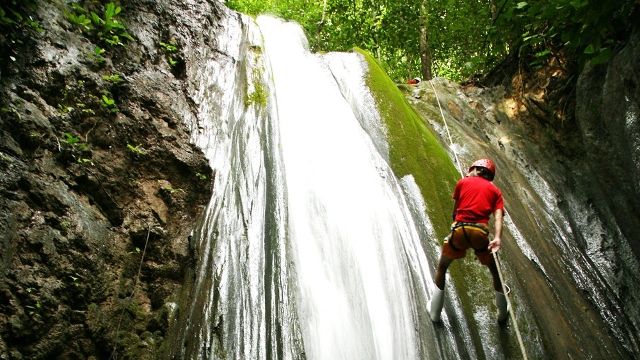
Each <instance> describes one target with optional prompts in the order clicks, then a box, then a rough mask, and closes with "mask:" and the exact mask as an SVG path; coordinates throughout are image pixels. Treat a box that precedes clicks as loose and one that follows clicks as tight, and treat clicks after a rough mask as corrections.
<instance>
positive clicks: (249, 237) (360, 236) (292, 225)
mask: <svg viewBox="0 0 640 360" xmlns="http://www.w3.org/2000/svg"><path fill="white" fill-rule="evenodd" d="M224 11H226V12H227V13H226V14H225V16H223V17H222V20H221V24H220V25H219V26H218V27H216V28H214V29H211V32H210V34H208V37H210V38H211V39H212V40H211V42H212V44H214V45H215V46H203V47H202V48H200V49H198V53H197V58H198V59H202V60H201V61H202V62H198V66H197V67H193V68H192V69H191V73H190V74H189V78H190V79H192V83H193V84H195V85H194V87H193V88H192V89H191V93H190V97H191V98H192V99H193V101H194V105H195V106H196V107H197V109H198V110H197V116H196V117H190V116H188V115H187V116H185V123H186V124H187V125H188V126H189V127H190V130H191V133H192V134H193V137H192V142H193V143H194V144H196V145H197V146H198V147H199V148H201V149H202V150H203V151H204V152H205V154H206V156H207V158H208V159H209V161H210V165H211V167H212V168H213V169H214V173H215V179H214V188H213V196H212V199H211V202H210V204H209V206H208V207H207V209H206V210H205V212H204V214H203V216H202V217H201V219H200V220H199V223H198V224H197V226H196V228H195V229H194V232H193V236H192V239H191V242H190V246H191V251H193V254H192V255H193V258H195V259H197V263H196V264H194V266H193V269H192V271H193V272H192V273H191V274H189V275H190V276H189V279H188V281H187V283H186V284H185V287H184V289H185V290H184V293H183V297H182V298H181V301H179V302H177V303H175V304H170V306H169V308H170V309H169V319H170V325H171V328H172V329H174V331H175V332H176V334H175V335H173V336H170V337H169V341H168V342H169V343H170V345H168V347H169V349H170V350H169V351H168V358H172V359H173V358H180V359H287V360H288V359H321V360H322V359H331V360H333V359H358V360H359V359H476V358H477V359H482V358H490V359H509V358H516V357H519V356H521V348H519V346H518V342H517V339H516V334H515V331H514V326H513V325H514V324H513V323H512V321H511V320H509V321H508V322H507V324H506V325H503V326H499V325H498V324H497V322H496V319H495V305H494V304H493V290H492V289H491V284H490V277H489V274H488V271H487V270H486V268H485V267H483V266H481V265H479V264H478V263H477V262H475V261H473V260H464V261H456V262H455V263H454V265H453V266H452V267H451V270H450V272H449V275H448V280H447V288H446V293H447V297H446V300H445V310H444V311H443V313H442V322H441V323H439V324H432V323H431V321H430V319H429V317H428V314H427V309H426V305H425V303H426V301H427V300H428V299H429V297H430V294H431V291H430V290H429V289H430V287H432V286H433V284H432V280H431V279H432V278H433V274H432V273H431V271H433V270H434V269H435V264H436V261H437V259H438V256H439V254H440V246H441V239H442V236H443V235H442V234H441V233H442V232H443V231H442V227H443V222H444V221H443V219H448V215H447V216H443V217H442V218H440V220H438V221H437V222H436V220H432V219H430V218H429V216H431V215H429V216H426V214H433V213H435V211H434V209H435V208H437V211H440V212H443V211H442V210H441V209H443V208H445V207H446V208H447V211H448V209H449V208H448V207H449V206H450V205H449V203H446V200H450V199H449V196H450V195H449V193H446V192H448V191H449V190H447V189H445V187H447V186H448V182H451V185H453V184H454V182H453V181H454V179H453V178H452V179H451V181H450V180H449V179H448V178H447V177H446V176H444V175H443V176H441V177H440V178H439V179H438V181H439V182H438V184H439V185H438V184H431V183H428V181H425V179H434V178H429V177H422V178H421V179H419V177H420V175H421V174H420V173H418V172H417V171H416V169H412V170H413V171H414V173H413V175H406V176H403V177H402V178H398V177H397V176H396V174H395V173H394V171H392V169H391V167H390V163H391V160H390V159H391V157H392V156H391V153H392V151H393V146H392V145H391V144H390V143H388V139H389V138H390V137H391V135H389V134H388V133H389V132H391V131H392V129H391V128H390V129H387V125H385V124H388V123H385V121H383V120H382V116H381V113H379V109H378V105H377V103H376V101H379V99H378V100H374V96H372V93H371V90H370V89H368V87H367V84H366V77H367V74H368V73H369V72H370V70H371V69H370V68H369V65H368V63H367V61H366V59H365V58H364V57H363V55H361V54H359V53H357V52H353V53H328V54H311V53H310V52H309V48H308V43H307V40H306V38H305V36H304V34H303V31H302V29H301V28H300V26H299V25H297V24H295V23H288V22H284V21H282V20H279V19H275V18H271V17H259V18H258V19H257V20H254V19H252V18H250V17H248V16H245V15H240V14H237V13H234V12H231V11H229V10H224ZM442 81H443V80H442ZM434 82H435V83H436V84H435V85H437V87H438V89H439V90H438V91H441V94H443V93H444V95H441V96H446V100H445V99H443V100H444V101H442V104H444V105H445V107H448V109H449V110H450V111H449V112H450V113H448V114H446V116H447V117H449V124H450V125H451V126H452V129H451V131H452V133H453V138H454V139H455V142H456V143H454V144H448V143H447V144H445V143H442V147H440V146H437V148H436V146H432V145H430V146H431V147H430V148H429V149H428V151H427V150H424V149H411V150H412V151H413V150H415V151H423V153H419V156H418V157H419V160H420V161H422V160H425V161H424V162H425V163H429V164H427V165H425V166H424V167H422V168H420V169H421V171H424V170H439V171H443V169H441V168H439V167H438V166H441V164H442V163H438V164H440V165H433V164H432V162H433V163H437V160H433V161H432V159H429V156H433V157H434V158H436V157H437V156H440V155H439V154H437V152H438V151H441V152H442V153H443V154H444V155H443V157H444V158H446V157H447V154H446V153H444V151H443V150H442V148H448V149H457V151H458V152H459V153H458V154H459V155H461V157H462V158H463V159H464V161H465V162H469V161H470V160H472V156H474V157H475V156H478V154H487V155H486V156H488V157H491V158H494V159H496V162H497V164H498V168H499V171H500V173H499V175H498V176H497V179H496V183H497V185H498V186H499V187H500V188H501V189H503V190H504V191H503V194H505V201H506V205H507V214H506V217H505V229H504V233H503V242H504V243H503V244H504V245H503V248H504V250H502V249H501V250H500V253H499V254H500V256H501V257H502V260H504V262H503V265H504V266H505V267H507V270H508V271H506V272H505V276H506V282H507V283H508V284H509V285H510V286H511V289H512V294H511V300H512V302H513V304H514V305H515V307H514V309H513V312H514V314H515V315H514V316H515V317H516V318H517V319H518V324H519V325H520V330H521V332H522V337H523V338H524V343H525V346H526V348H527V352H528V353H529V356H530V357H531V358H553V357H557V356H558V354H562V356H566V357H567V358H580V357H581V356H585V355H587V356H590V357H593V358H596V357H599V356H603V355H604V354H607V355H611V358H625V356H626V354H627V352H626V351H628V353H634V352H635V351H636V348H637V341H636V339H637V336H636V335H634V333H633V331H629V329H634V328H635V327H634V326H635V323H634V321H635V320H634V319H633V318H632V319H631V320H629V321H625V319H624V318H623V316H622V315H621V314H622V312H621V310H620V308H621V307H620V306H619V303H620V302H619V300H618V299H617V298H616V296H617V295H616V294H613V295H611V292H610V291H608V288H607V287H608V286H609V285H608V282H609V281H608V280H609V279H608V277H610V276H611V275H612V274H615V272H614V270H615V269H612V268H609V266H608V264H609V263H608V262H607V259H606V258H604V257H602V256H600V251H601V250H600V249H599V247H598V243H597V242H596V240H598V236H600V235H599V234H595V235H594V236H593V237H590V235H589V234H586V235H580V234H579V232H580V229H584V228H586V227H588V226H589V225H585V224H584V223H587V222H589V223H590V224H593V223H594V222H593V221H592V217H593V216H592V215H591V214H590V213H584V211H582V210H581V209H580V205H579V204H581V203H582V202H584V201H583V199H582V198H581V197H580V195H579V194H578V195H575V194H573V193H571V192H570V191H567V194H565V195H564V200H563V203H562V204H561V203H560V202H559V201H558V200H557V199H562V198H563V195H562V194H560V193H559V190H557V189H553V188H552V185H551V183H550V182H549V183H548V182H547V180H546V179H549V176H546V177H543V176H542V174H538V173H536V172H534V171H532V170H531V168H530V167H529V166H528V165H527V162H526V161H520V160H521V157H523V158H524V157H525V156H528V157H529V159H536V156H538V157H539V155H537V154H534V155H529V154H527V153H525V152H524V151H521V150H519V149H516V148H515V147H510V146H511V145H509V143H508V142H503V141H502V140H503V139H508V136H507V135H508V134H503V133H501V132H503V131H505V132H507V131H509V130H511V131H514V134H518V131H519V130H513V129H510V128H507V126H503V127H498V126H494V128H495V130H494V131H496V134H492V133H489V136H496V137H497V139H500V142H499V141H498V140H496V141H495V143H499V144H501V145H502V146H505V144H506V146H507V149H508V150H509V152H506V153H505V151H504V150H503V149H502V148H500V147H499V146H495V149H494V148H493V147H491V146H490V144H489V143H488V142H487V140H486V137H487V136H488V135H487V133H485V132H483V131H478V129H479V128H481V126H480V125H481V124H480V123H481V122H482V121H485V120H488V121H493V120H492V118H491V116H497V115H495V114H493V111H494V109H493V108H492V107H490V106H487V107H486V108H485V109H488V110H486V113H485V114H478V113H477V112H474V111H476V110H473V109H470V108H469V105H470V104H473V101H472V100H469V99H466V97H465V96H466V95H464V94H462V90H460V88H459V87H456V86H454V85H451V84H448V83H444V84H443V83H441V84H438V83H437V80H436V81H434ZM443 82H444V81H443ZM388 87H389V88H390V89H389V91H392V90H393V91H397V90H398V89H397V88H396V86H395V84H391V85H390V86H388ZM425 89H429V90H428V91H431V90H430V89H431V88H430V87H429V88H427V87H418V88H417V89H416V92H415V94H413V96H412V97H413V98H414V99H419V98H421V97H423V98H428V97H429V96H431V95H430V94H428V93H427V92H426V91H425ZM434 99H435V98H434ZM416 101H417V100H416ZM420 101H422V100H420ZM433 103H437V102H435V101H434V102H433ZM417 105H420V106H426V105H425V103H421V104H417ZM434 106H436V105H434ZM480 108H481V107H480ZM422 110H423V111H425V112H426V113H435V114H438V117H439V115H440V111H438V110H436V108H431V109H429V108H426V109H425V108H423V109H422ZM446 112H447V109H445V113H446ZM452 114H453V115H452ZM456 114H459V115H456ZM443 116H445V115H444V114H443ZM455 116H458V118H455ZM438 117H434V118H427V117H426V116H425V118H427V120H426V121H424V122H422V121H423V120H419V121H418V124H417V125H416V127H421V129H422V130H423V131H424V129H426V128H427V127H430V128H432V129H435V132H438V131H439V130H438V129H440V130H441V126H442V125H441V124H439V123H438V122H439V118H438ZM436 119H437V120H436ZM403 121H404V120H403ZM427 123H428V125H427ZM503 123H504V124H507V125H508V126H513V125H510V124H508V123H507V121H504V122H503ZM414 125H415V124H411V123H410V122H409V121H407V122H403V123H402V124H401V126H400V129H401V131H402V132H403V135H404V134H405V133H404V132H406V134H407V135H406V136H407V137H411V136H413V137H421V139H420V141H424V142H426V140H424V137H427V136H429V135H428V134H427V133H429V134H431V133H430V131H432V130H426V131H424V132H422V133H420V132H417V134H418V135H416V132H415V130H411V129H410V127H411V126H414ZM483 126H484V125H483ZM492 129H493V128H492ZM396 131H397V130H396ZM412 131H414V132H412ZM518 136H519V135H518ZM443 138H444V137H443ZM492 141H493V140H492ZM420 144H422V143H420ZM421 146H422V145H421ZM427 152H428V153H427ZM449 155H451V154H449ZM509 156H511V157H513V158H509ZM447 161H448V160H447ZM531 161H533V160H531ZM510 163H514V164H520V163H522V164H524V165H522V167H523V169H514V168H515V166H513V167H511V166H510V165H509V164H510ZM447 164H448V165H451V164H449V163H447ZM451 168H452V169H454V167H453V165H451ZM444 170H446V169H444ZM453 172H455V170H453ZM414 177H415V178H414ZM556 184H557V182H556ZM425 187H431V188H436V190H435V191H434V192H432V193H431V194H433V197H434V199H430V198H429V197H428V196H425V192H424V189H425ZM444 193H446V194H444ZM443 194H444V195H443ZM436 197H438V198H436ZM443 199H444V200H443ZM425 200H426V202H425ZM445 203H446V204H445ZM567 204H568V205H567ZM445 205H446V206H445ZM560 205H562V208H561V206H560ZM567 206H568V207H569V211H567V210H566V209H565V208H567ZM440 215H441V214H440ZM434 219H435V218H434ZM432 221H433V223H434V224H432ZM434 225H435V226H434ZM445 226H446V225H445ZM435 228H439V230H438V231H436V230H435ZM444 231H446V229H445V230H444ZM601 231H602V232H604V231H605V230H604V228H603V229H601ZM438 234H439V235H438ZM579 236H582V238H584V239H586V240H587V241H586V243H587V245H588V246H587V247H586V250H587V251H588V253H586V255H585V251H584V249H582V248H580V247H579V246H578V245H577V244H576V243H577V242H576V241H575V239H576V237H579ZM603 236H604V235H603ZM603 236H600V237H603ZM622 245H623V246H624V244H622ZM470 257H472V255H467V258H470ZM630 264H631V265H629V268H633V266H636V265H634V264H635V263H633V262H630ZM596 265H598V266H599V267H600V268H603V270H601V269H599V268H598V266H596ZM603 274H604V275H603ZM579 292H582V293H583V294H588V295H587V296H585V297H580V296H575V295H576V294H577V293H579ZM592 304H594V306H593V307H592ZM592 309H593V310H598V311H600V312H601V313H600V314H598V313H596V312H595V311H592ZM594 324H595V325H594ZM576 344H578V345H576ZM620 344H623V346H624V347H625V348H622V347H621V346H620Z"/></svg>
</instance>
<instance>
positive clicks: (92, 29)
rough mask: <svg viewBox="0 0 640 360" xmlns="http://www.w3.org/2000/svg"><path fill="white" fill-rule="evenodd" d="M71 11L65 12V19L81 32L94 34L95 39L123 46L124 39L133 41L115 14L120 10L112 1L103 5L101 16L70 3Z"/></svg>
mask: <svg viewBox="0 0 640 360" xmlns="http://www.w3.org/2000/svg"><path fill="white" fill-rule="evenodd" d="M70 8H71V11H69V12H65V14H66V16H67V19H68V20H69V22H71V23H72V24H73V25H74V26H76V28H77V29H78V30H80V31H81V32H87V33H88V34H90V35H92V36H95V38H96V40H98V41H104V42H106V43H107V44H109V45H111V46H125V44H124V42H123V41H124V40H128V41H135V40H134V39H133V37H131V35H129V34H128V33H127V29H126V27H125V26H124V25H123V24H122V23H121V22H120V21H119V20H118V18H117V16H118V15H119V14H120V12H121V11H122V8H121V7H120V6H116V5H115V3H114V2H113V1H112V2H110V3H108V4H107V5H106V6H105V7H104V12H103V14H102V16H100V15H99V14H98V13H96V12H94V11H87V10H86V9H85V8H83V7H82V6H80V5H78V4H76V3H72V4H71V5H70Z"/></svg>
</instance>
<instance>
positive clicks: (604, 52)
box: [591, 48, 613, 65]
mask: <svg viewBox="0 0 640 360" xmlns="http://www.w3.org/2000/svg"><path fill="white" fill-rule="evenodd" d="M611 55H613V51H611V49H609V48H604V49H601V50H600V54H598V56H596V57H594V58H592V59H591V65H598V64H603V63H606V62H607V61H609V59H610V58H611Z"/></svg>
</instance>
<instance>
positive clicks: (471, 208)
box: [427, 159, 509, 322]
mask: <svg viewBox="0 0 640 360" xmlns="http://www.w3.org/2000/svg"><path fill="white" fill-rule="evenodd" d="M495 173H496V166H495V164H494V163H493V161H491V160H489V159H479V160H477V161H476V162H474V163H473V164H472V165H471V167H470V168H469V173H468V175H467V177H465V178H463V179H461V180H460V181H458V183H457V184H456V187H455V190H454V192H453V199H454V200H455V203H454V206H453V221H454V223H453V225H452V226H451V234H449V236H447V237H446V238H445V242H444V245H443V246H442V255H441V256H440V260H439V261H438V267H437V269H436V276H435V284H436V288H435V289H434V292H433V296H432V297H431V300H429V302H428V304H427V307H428V309H429V315H430V316H431V320H432V321H433V322H438V321H440V313H441V312H442V305H443V304H444V288H445V280H446V273H447V269H448V268H449V265H451V263H452V262H453V260H455V259H461V258H463V257H464V256H465V255H466V252H467V250H468V249H470V248H473V249H474V251H475V254H476V256H477V257H478V260H479V261H480V263H481V264H482V265H486V266H487V267H488V268H489V271H490V272H491V276H492V277H493V288H494V290H495V295H496V305H497V307H498V321H499V322H504V321H505V320H506V319H507V314H508V312H509V309H508V307H507V300H506V297H505V295H504V293H503V289H502V282H501V281H500V274H499V272H498V268H497V265H496V261H495V259H494V257H493V252H496V251H498V249H500V242H501V238H500V236H501V235H502V216H503V212H504V200H503V199H502V193H501V192H500V190H499V189H498V188H497V187H496V186H495V185H494V184H493V178H494V176H495ZM492 214H493V218H494V226H493V227H494V228H493V231H494V236H493V240H491V241H489V226H488V223H489V218H490V216H491V215H492ZM505 288H506V289H507V292H509V290H508V287H506V286H505Z"/></svg>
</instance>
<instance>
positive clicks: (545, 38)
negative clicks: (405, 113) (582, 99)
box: [226, 0, 635, 81]
mask: <svg viewBox="0 0 640 360" xmlns="http://www.w3.org/2000/svg"><path fill="white" fill-rule="evenodd" d="M634 3H635V1H634V0H618V1H599V0H529V1H526V2H525V1H520V2H518V1H508V0H490V1H481V0H471V1H458V0H438V1H427V0H422V1H404V0H327V1H326V9H325V8H324V5H325V1H324V0H282V1H277V0H268V1H264V0H227V2H226V4H227V6H229V7H231V8H233V9H236V10H238V11H241V12H243V13H246V14H249V15H258V14H262V13H271V14H274V15H276V16H279V17H282V18H284V19H287V20H294V21H297V22H299V23H300V24H301V25H302V26H303V28H304V29H305V33H306V35H307V38H308V39H309V43H310V46H311V49H312V50H313V51H348V50H350V49H352V48H353V47H354V46H357V47H360V48H362V49H364V50H366V51H368V52H370V53H371V54H372V55H373V56H374V57H375V58H376V59H377V60H378V62H379V63H380V64H381V65H382V67H383V68H384V69H385V71H387V73H388V74H389V75H390V76H391V77H392V78H393V79H394V80H395V81H403V80H406V79H409V78H413V77H415V76H419V75H420V57H419V52H420V48H419V46H420V45H419V39H420V31H419V30H420V26H421V24H425V25H426V27H427V30H428V31H427V45H428V48H429V51H430V53H431V58H432V68H433V71H434V74H435V75H436V76H444V77H447V78H449V79H452V80H457V81H459V80H464V79H467V78H469V77H471V76H473V75H475V74H486V73H487V72H489V71H490V70H491V69H492V68H493V67H494V66H496V65H497V64H499V63H500V62H501V61H504V60H505V59H507V57H508V56H509V55H512V54H516V55H518V56H520V57H524V58H526V57H528V56H529V55H532V56H533V58H534V60H536V62H535V64H534V65H536V64H544V63H545V61H547V60H548V59H550V58H551V57H552V56H557V55H558V53H559V52H560V51H562V50H568V51H567V52H566V55H567V56H569V60H575V61H578V62H579V63H580V64H583V63H584V62H585V61H591V62H592V63H594V64H595V63H601V62H603V61H606V60H607V59H608V57H609V56H610V55H611V53H612V50H613V48H614V46H615V45H616V44H617V36H618V34H619V33H620V32H621V31H625V29H628V28H629V26H630V17H631V11H632V8H633V6H634ZM421 6H424V9H425V10H424V12H422V13H423V14H424V17H423V18H421V17H420V14H421Z"/></svg>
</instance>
